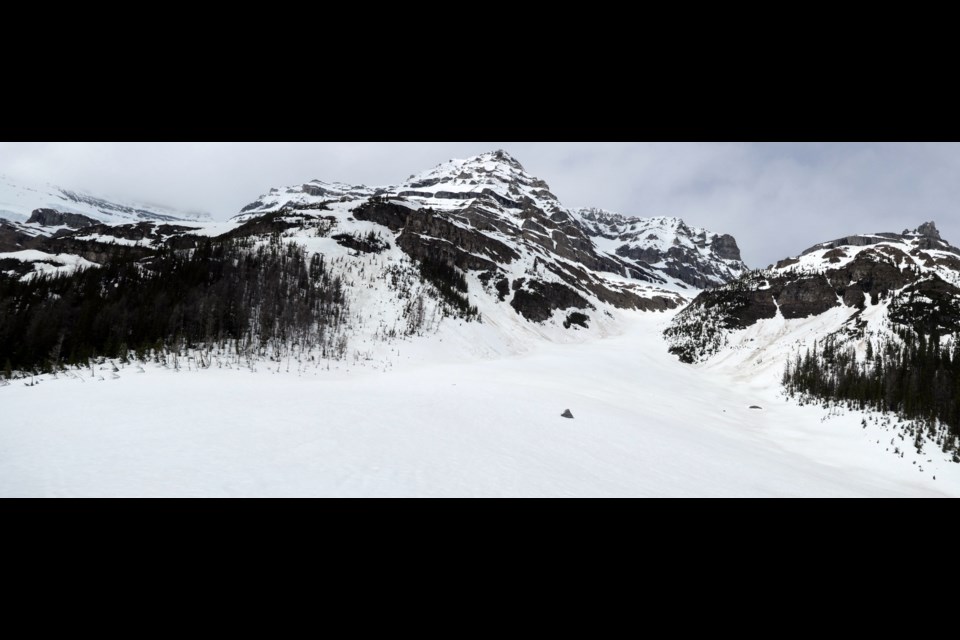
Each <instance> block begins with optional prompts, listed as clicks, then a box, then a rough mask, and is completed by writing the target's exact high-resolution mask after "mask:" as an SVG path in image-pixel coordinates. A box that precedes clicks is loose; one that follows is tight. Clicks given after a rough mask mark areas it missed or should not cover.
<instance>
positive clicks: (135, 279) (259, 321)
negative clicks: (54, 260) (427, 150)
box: [0, 236, 348, 376]
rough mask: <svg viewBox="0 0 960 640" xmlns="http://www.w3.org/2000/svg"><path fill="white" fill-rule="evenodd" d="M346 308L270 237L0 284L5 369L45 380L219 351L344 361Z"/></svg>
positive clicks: (335, 290) (127, 256)
mask: <svg viewBox="0 0 960 640" xmlns="http://www.w3.org/2000/svg"><path fill="white" fill-rule="evenodd" d="M347 310H348V305H347V299H346V296H345V293H344V287H343V284H342V282H341V280H340V278H339V277H335V276H333V275H331V272H330V271H329V269H328V268H327V265H326V264H325V260H324V257H323V256H322V255H319V254H313V255H312V256H309V255H307V253H306V251H305V250H304V249H303V248H302V247H300V246H299V245H297V244H293V243H290V244H284V243H282V242H281V241H280V239H279V237H278V236H274V237H273V238H272V239H271V241H270V242H269V243H268V244H266V245H259V246H253V243H252V242H251V241H250V240H249V239H237V240H227V241H211V240H203V241H201V242H200V243H199V244H198V246H197V248H196V249H195V250H193V251H176V250H172V249H170V248H167V247H161V248H160V249H159V250H158V251H157V253H156V254H155V255H153V256H150V257H149V258H145V259H143V258H139V256H135V255H134V254H133V253H132V252H129V251H126V252H125V251H124V250H122V249H121V250H119V252H118V254H117V255H116V257H115V258H114V259H112V260H110V261H109V262H108V263H106V264H104V265H103V266H102V267H101V268H91V269H87V270H84V271H80V272H76V273H73V274H70V275H56V276H43V275H39V276H37V277H34V278H31V279H28V280H25V281H21V280H19V279H18V278H9V277H7V278H3V277H0V354H2V355H3V358H4V362H3V363H2V364H3V366H4V370H5V372H6V373H7V375H8V376H9V373H10V371H11V370H16V371H25V372H26V371H29V372H38V373H39V372H45V371H51V370H55V369H56V368H57V367H61V366H65V365H83V364H85V363H86V362H87V361H88V359H90V358H96V357H107V358H125V357H127V355H128V354H130V353H131V352H133V353H135V354H136V356H137V357H140V358H144V357H146V355H147V354H148V353H149V352H151V351H153V352H154V353H156V352H157V351H160V350H163V349H184V348H194V347H198V346H207V347H209V346H211V345H214V346H216V347H218V348H219V349H221V350H223V349H232V350H234V351H235V352H236V353H241V352H247V353H249V352H251V351H252V350H261V351H263V350H267V349H272V350H273V351H274V352H276V351H277V350H279V349H280V348H290V347H300V348H301V349H309V348H317V349H319V350H320V352H321V354H322V355H324V356H326V357H342V355H343V354H342V353H339V352H340V351H343V350H344V349H345V344H346V343H345V340H343V339H342V336H339V335H338V332H339V329H340V326H341V324H342V323H343V322H345V320H346V315H347Z"/></svg>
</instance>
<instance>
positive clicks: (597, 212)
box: [234, 150, 747, 288]
mask: <svg viewBox="0 0 960 640" xmlns="http://www.w3.org/2000/svg"><path fill="white" fill-rule="evenodd" d="M371 198H377V199H383V198H386V199H387V200H390V199H393V201H394V202H395V203H397V204H399V205H402V206H407V207H417V208H420V207H426V208H429V209H431V210H433V211H435V212H437V214H438V215H440V216H448V217H449V216H453V217H455V218H456V217H462V218H465V219H466V220H467V221H472V222H471V224H474V223H479V222H480V221H482V222H483V224H482V225H481V226H480V227H478V228H480V229H481V230H483V226H486V227H488V228H489V230H490V231H499V232H500V233H502V234H504V235H507V236H511V235H512V236H515V237H514V238H511V244H516V243H519V244H530V243H532V244H533V245H538V246H539V247H540V249H541V250H543V251H546V252H548V253H559V254H560V255H561V256H562V257H565V258H567V259H571V260H575V261H578V262H582V263H584V264H585V265H586V266H588V267H589V268H591V269H597V270H601V271H613V272H615V273H618V274H621V275H623V276H625V277H628V278H630V277H634V278H640V279H644V280H648V281H656V282H661V283H664V282H677V283H680V284H681V285H689V286H690V287H695V288H704V287H708V286H713V285H717V284H723V283H724V282H727V281H729V280H731V279H733V278H736V277H738V276H739V275H741V274H742V273H744V272H746V270H747V267H746V265H745V264H744V263H743V262H742V260H741V259H740V249H739V247H738V246H737V242H736V240H735V239H734V238H733V237H732V236H730V235H727V234H716V233H712V232H710V231H707V230H706V229H701V228H697V227H690V226H687V225H686V224H685V223H684V222H683V221H682V220H680V219H679V218H664V217H656V218H639V217H633V216H623V215H621V214H617V213H611V212H607V211H603V210H601V209H592V208H591V209H570V208H567V207H564V206H563V205H562V204H561V203H560V201H559V200H558V199H557V197H556V196H555V195H554V194H553V193H552V192H551V190H550V186H549V185H548V184H547V183H546V181H544V180H542V179H540V178H537V177H536V176H533V175H530V174H529V173H527V171H526V170H525V169H524V167H523V165H522V164H520V162H519V161H518V160H517V159H516V158H514V157H513V156H511V155H510V154H509V153H507V152H506V151H503V150H497V151H491V152H488V153H483V154H480V155H478V156H474V157H471V158H467V159H459V160H449V161H448V162H444V163H441V164H439V165H437V166H436V167H434V168H432V169H429V170H426V171H422V172H420V173H416V174H413V175H411V176H410V177H409V178H407V179H406V180H405V181H403V182H401V183H400V184H398V185H391V186H384V187H368V186H365V185H347V184H344V183H340V182H324V181H322V180H312V181H310V182H307V183H304V184H301V185H295V186H290V187H283V188H274V189H271V190H270V191H269V193H267V194H264V195H262V196H260V197H259V198H257V200H256V201H254V202H252V203H250V204H249V205H247V206H245V207H244V208H243V209H242V210H241V212H240V214H239V215H238V216H236V217H235V218H234V220H235V221H240V222H243V221H248V220H251V219H253V218H255V217H258V216H262V215H264V214H267V213H275V212H279V211H297V210H308V209H311V208H314V207H318V206H321V205H323V204H324V203H330V202H333V201H337V202H353V203H357V204H360V203H362V202H363V201H368V200H369V199H371Z"/></svg>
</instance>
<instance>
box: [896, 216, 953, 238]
mask: <svg viewBox="0 0 960 640" xmlns="http://www.w3.org/2000/svg"><path fill="white" fill-rule="evenodd" d="M911 233H912V234H916V235H918V236H924V237H925V238H933V239H934V240H943V238H941V237H940V232H939V231H938V230H937V225H936V224H935V223H934V222H933V221H932V220H931V221H930V222H924V223H923V224H922V225H920V226H919V227H917V228H916V229H914V230H913V231H912V232H911ZM903 235H907V232H906V231H905V232H904V234H903Z"/></svg>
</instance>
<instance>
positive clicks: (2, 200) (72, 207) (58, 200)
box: [0, 175, 210, 229]
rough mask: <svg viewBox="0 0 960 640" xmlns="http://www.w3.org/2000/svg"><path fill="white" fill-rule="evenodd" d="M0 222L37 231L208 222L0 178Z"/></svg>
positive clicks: (200, 216)
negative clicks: (25, 225) (147, 223)
mask: <svg viewBox="0 0 960 640" xmlns="http://www.w3.org/2000/svg"><path fill="white" fill-rule="evenodd" d="M0 219H6V220H7V221H9V222H13V223H20V224H29V225H35V226H37V227H65V228H73V229H78V228H81V227H85V226H90V225H95V224H101V223H104V224H124V223H130V222H142V221H153V222H183V221H189V222H198V221H208V220H210V215H209V214H207V213H201V212H190V211H181V210H177V209H172V208H169V207H164V206H160V205H151V204H143V203H138V202H124V201H116V200H108V199H106V198H103V197H99V196H95V195H91V194H89V193H85V192H83V191H79V190H71V189H65V188H63V187H59V186H56V185H52V184H34V183H29V182H25V181H23V180H15V179H13V178H10V177H8V176H2V175H0Z"/></svg>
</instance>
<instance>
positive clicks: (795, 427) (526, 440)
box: [0, 313, 960, 497]
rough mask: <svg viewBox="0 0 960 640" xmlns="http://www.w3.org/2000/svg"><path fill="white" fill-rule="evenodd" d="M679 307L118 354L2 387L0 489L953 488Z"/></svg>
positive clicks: (931, 467) (763, 491)
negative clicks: (690, 338)
mask: <svg viewBox="0 0 960 640" xmlns="http://www.w3.org/2000/svg"><path fill="white" fill-rule="evenodd" d="M672 315H673V314H672V313H670V314H667V313H660V314H657V313H648V314H632V315H626V314H625V315H624V316H623V317H622V318H620V319H619V320H620V322H618V323H617V324H616V326H617V327H619V329H620V333H619V334H617V333H616V332H615V331H612V330H611V331H610V332H608V335H607V336H606V337H602V338H601V337H597V336H596V335H595V334H591V335H589V336H585V338H586V341H585V342H580V343H568V344H560V343H557V342H547V341H533V342H531V341H530V340H529V336H528V337H527V338H528V339H527V340H521V336H520V335H519V334H518V335H512V334H514V333H518V332H517V330H516V329H513V328H511V327H510V326H506V325H503V326H498V327H494V326H491V325H490V324H488V323H484V324H483V325H478V324H476V323H473V324H472V325H468V326H467V327H466V328H464V325H463V324H462V323H461V324H457V322H456V321H453V322H445V323H444V324H443V325H442V326H441V331H440V332H439V333H438V334H436V335H434V336H431V337H425V338H421V339H416V340H413V341H400V342H398V343H395V344H393V345H390V347H389V351H387V349H386V348H384V349H383V350H381V351H380V352H379V353H378V355H377V356H376V357H375V358H374V360H372V361H370V362H367V363H365V364H364V366H359V365H357V364H348V363H344V362H341V363H332V364H331V370H329V371H327V370H325V369H324V368H318V369H316V370H314V371H310V372H308V373H302V374H297V373H286V372H285V367H284V366H281V367H280V369H281V371H280V372H275V369H276V368H277V364H276V363H274V364H273V365H272V367H271V366H269V365H268V364H266V363H263V364H262V365H259V366H258V370H257V372H255V373H253V372H251V371H250V370H249V369H229V370H228V369H216V368H213V369H206V370H202V371H180V372H175V371H172V370H168V369H164V368H162V367H160V366H159V365H147V366H146V367H145V372H144V373H139V372H138V365H136V364H131V365H126V366H124V367H123V368H122V370H121V371H120V373H119V378H117V379H113V378H112V377H111V376H110V375H109V374H106V375H103V376H102V377H103V378H104V379H103V380H100V379H99V376H100V374H101V373H102V372H99V371H97V372H96V375H94V376H93V377H90V371H89V369H88V370H86V371H85V372H84V371H81V372H78V375H79V377H74V376H69V377H68V376H65V375H63V374H61V375H60V376H58V378H57V379H55V380H54V379H45V380H43V381H42V382H40V384H38V385H36V386H33V387H27V386H26V385H25V381H22V380H18V381H14V382H13V383H12V384H10V385H8V386H4V387H0V496H4V497H8V496H51V497H53V496H397V497H400V496H437V497H440V496H457V497H461V496H462V497H466V496H494V497H497V496H531V497H534V496H557V497H564V496H638V497H641V496H958V495H960V465H956V464H953V463H949V462H946V461H945V460H942V458H943V455H942V454H940V453H939V451H935V452H934V453H933V454H929V453H926V452H925V453H924V454H917V453H916V452H915V450H913V449H912V447H910V446H909V443H906V444H907V445H908V446H907V447H906V449H908V451H907V454H906V457H904V458H900V457H899V456H895V455H893V454H891V453H889V452H887V451H885V450H884V449H885V444H886V443H887V442H888V441H889V439H890V437H891V432H888V431H883V430H881V429H880V428H879V427H875V426H870V427H868V428H867V429H863V428H862V427H861V425H860V420H861V418H862V416H863V415H865V414H861V413H859V412H846V414H845V415H842V416H837V417H831V418H829V419H826V420H824V417H825V416H826V415H827V411H826V410H825V409H823V408H819V407H815V406H798V405H797V404H796V403H795V402H793V401H790V402H788V401H786V400H785V399H784V398H782V397H780V388H779V384H778V376H779V373H780V372H781V371H782V369H780V368H779V367H778V366H772V365H770V364H769V363H766V364H767V366H766V367H764V366H763V363H761V364H760V365H756V366H759V367H760V368H761V369H760V370H757V371H754V375H751V376H747V377H744V373H742V365H743V363H744V362H745V361H746V360H747V359H748V358H747V356H746V355H741V356H738V357H733V356H729V357H728V358H726V360H727V361H726V362H724V361H723V360H724V359H723V358H720V359H718V361H716V362H711V363H708V364H706V365H696V366H690V365H684V364H681V363H680V362H678V361H677V360H676V359H675V358H674V357H673V356H671V355H670V354H669V353H667V351H666V345H665V343H664V341H663V339H662V337H661V331H662V329H663V327H664V326H665V324H666V323H667V322H668V321H669V319H670V318H671V317H672ZM519 322H523V321H519ZM802 330H803V328H802V327H801V328H797V329H795V331H802ZM504 336H506V337H504ZM520 344H525V345H526V350H525V351H524V352H523V353H517V349H516V346H517V345H520ZM531 344H533V345H534V346H531ZM740 353H741V354H746V350H742V351H741V352H740ZM738 369H740V370H741V372H740V373H737V371H738ZM81 378H82V379H83V381H81ZM750 405H760V406H762V407H763V409H762V410H752V409H749V406H750ZM567 408H569V409H570V410H571V411H572V412H573V415H574V419H573V420H568V419H564V418H561V417H560V413H561V412H562V411H563V410H564V409H567ZM885 438H886V439H885ZM877 440H880V444H878V443H877V442H876V441H877ZM927 459H932V462H929V463H928V462H927ZM915 461H916V462H917V464H913V462H915ZM918 465H919V466H922V467H923V469H924V471H923V472H920V471H919V469H918ZM933 475H936V480H933V478H932V476H933Z"/></svg>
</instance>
